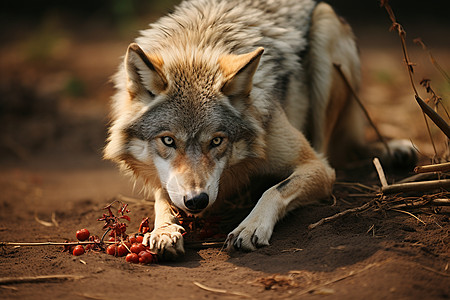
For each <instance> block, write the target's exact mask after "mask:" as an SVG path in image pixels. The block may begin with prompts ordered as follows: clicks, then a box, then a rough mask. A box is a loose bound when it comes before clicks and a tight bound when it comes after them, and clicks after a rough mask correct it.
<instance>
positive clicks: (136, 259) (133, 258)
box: [125, 253, 139, 264]
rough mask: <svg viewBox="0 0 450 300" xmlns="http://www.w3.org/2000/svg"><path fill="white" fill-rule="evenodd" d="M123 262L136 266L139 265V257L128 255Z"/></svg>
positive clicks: (132, 254)
mask: <svg viewBox="0 0 450 300" xmlns="http://www.w3.org/2000/svg"><path fill="white" fill-rule="evenodd" d="M125 260H126V261H127V262H129V263H133V264H137V263H139V255H137V254H136V253H128V254H127V256H126V257H125Z"/></svg>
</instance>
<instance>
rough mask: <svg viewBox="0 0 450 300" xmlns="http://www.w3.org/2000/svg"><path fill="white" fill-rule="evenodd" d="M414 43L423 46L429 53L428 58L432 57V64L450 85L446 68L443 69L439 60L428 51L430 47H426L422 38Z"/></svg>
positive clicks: (449, 77)
mask: <svg viewBox="0 0 450 300" xmlns="http://www.w3.org/2000/svg"><path fill="white" fill-rule="evenodd" d="M414 43H416V44H419V45H421V46H422V48H423V49H424V50H425V51H427V53H428V56H429V57H430V61H431V63H432V64H433V65H434V66H435V68H436V69H437V70H438V71H439V72H440V73H441V75H442V76H443V77H444V78H445V79H446V80H447V82H448V83H450V76H448V74H447V72H445V70H444V68H442V67H441V65H440V64H439V63H438V62H437V60H436V59H435V58H434V56H433V54H432V53H431V51H430V50H429V49H428V47H427V46H426V45H425V43H424V42H423V41H422V39H421V38H416V39H414Z"/></svg>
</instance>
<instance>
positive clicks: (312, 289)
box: [295, 263, 381, 297]
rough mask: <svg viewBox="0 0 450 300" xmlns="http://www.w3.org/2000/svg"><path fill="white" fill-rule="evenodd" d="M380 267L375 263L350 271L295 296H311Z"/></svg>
mask: <svg viewBox="0 0 450 300" xmlns="http://www.w3.org/2000/svg"><path fill="white" fill-rule="evenodd" d="M379 265H381V264H375V263H374V264H370V265H367V266H365V267H364V268H362V269H361V270H356V271H350V272H349V273H348V274H346V275H343V276H339V277H337V278H335V279H332V280H329V281H327V282H324V283H322V284H318V285H315V286H313V287H310V288H308V289H306V290H303V291H301V292H300V293H297V294H295V296H297V297H298V296H300V295H305V294H309V293H311V292H314V291H315V290H317V289H319V288H322V287H324V286H327V285H330V284H333V283H336V282H338V281H341V280H344V279H346V278H349V277H351V276H354V275H357V274H359V273H362V272H364V271H366V270H369V269H370V268H372V267H374V266H379Z"/></svg>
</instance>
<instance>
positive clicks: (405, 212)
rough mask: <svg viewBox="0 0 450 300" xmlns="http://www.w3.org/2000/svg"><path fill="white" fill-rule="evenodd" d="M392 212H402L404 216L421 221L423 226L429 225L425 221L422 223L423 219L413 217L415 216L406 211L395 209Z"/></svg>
mask: <svg viewBox="0 0 450 300" xmlns="http://www.w3.org/2000/svg"><path fill="white" fill-rule="evenodd" d="M391 210H393V211H397V212H401V213H403V214H407V215H410V216H411V217H413V218H414V219H416V220H417V221H419V222H420V223H422V224H423V225H427V223H425V222H424V221H422V220H421V219H419V218H418V217H416V216H415V215H413V214H412V213H410V212H409V211H404V210H400V209H395V208H392V209H391Z"/></svg>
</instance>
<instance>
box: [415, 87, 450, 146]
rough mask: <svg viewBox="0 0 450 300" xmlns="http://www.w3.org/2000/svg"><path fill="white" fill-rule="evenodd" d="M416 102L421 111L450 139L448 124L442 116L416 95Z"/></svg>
mask: <svg viewBox="0 0 450 300" xmlns="http://www.w3.org/2000/svg"><path fill="white" fill-rule="evenodd" d="M415 98H416V101H417V103H418V104H419V106H420V108H421V109H422V111H423V112H424V113H425V114H426V115H427V116H428V117H429V118H430V119H431V121H433V123H434V124H436V126H437V127H439V129H441V130H442V132H443V133H444V134H445V135H446V136H447V137H448V138H449V139H450V126H449V125H448V124H447V122H445V120H444V119H442V117H441V116H440V115H439V114H438V113H437V112H435V111H434V110H433V109H432V108H431V107H430V106H429V105H428V104H426V103H425V101H423V100H422V99H421V98H420V97H419V96H418V95H416V96H415Z"/></svg>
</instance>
